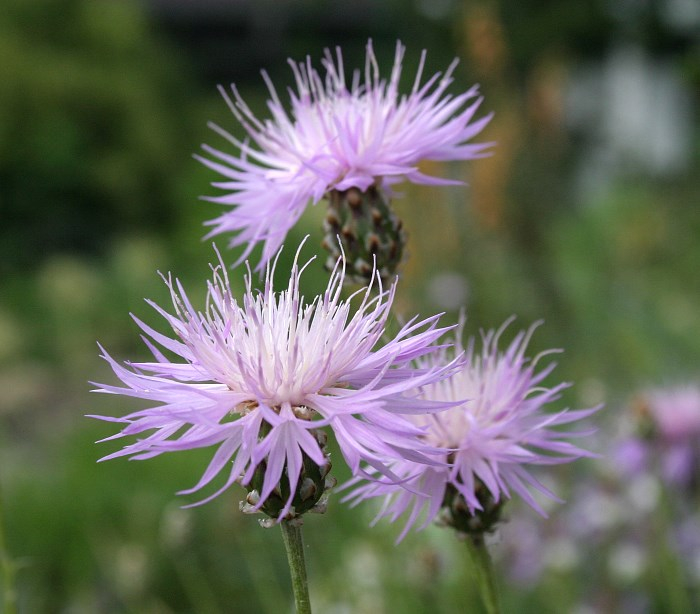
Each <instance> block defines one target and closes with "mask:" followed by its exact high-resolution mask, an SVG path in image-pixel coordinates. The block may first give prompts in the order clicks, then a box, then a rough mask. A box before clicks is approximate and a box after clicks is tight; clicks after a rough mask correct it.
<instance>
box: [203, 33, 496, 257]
mask: <svg viewBox="0 0 700 614" xmlns="http://www.w3.org/2000/svg"><path fill="white" fill-rule="evenodd" d="M404 52H405V48H404V47H403V45H401V44H400V43H397V45H396V54H395V57H394V65H393V68H392V71H391V76H390V77H389V79H388V80H386V79H383V78H380V76H379V69H378V66H377V61H376V58H375V56H374V51H373V49H372V43H371V41H370V42H368V44H367V56H366V62H365V69H364V72H361V71H359V70H356V71H355V72H354V73H353V77H352V83H351V84H350V85H348V84H346V81H345V74H344V67H343V60H342V55H341V52H340V49H338V50H337V51H336V57H335V58H334V57H333V55H332V53H331V52H330V51H329V50H326V53H325V56H324V58H323V60H322V62H321V63H322V65H323V68H324V69H325V75H323V76H321V74H319V72H318V71H317V70H316V69H315V68H313V66H312V64H311V60H310V58H307V60H306V62H301V63H298V64H296V63H294V62H293V61H291V60H290V65H291V67H292V71H293V72H294V77H295V80H296V91H294V90H291V89H290V91H289V97H290V106H291V109H290V111H289V112H288V111H287V110H286V109H285V107H284V106H283V104H282V102H281V101H280V98H279V97H278V95H277V92H276V91H275V88H274V86H273V85H272V83H271V81H270V79H269V77H267V75H266V74H265V73H263V77H264V79H265V81H266V83H267V86H268V88H269V90H270V100H269V101H268V108H269V110H270V113H271V119H267V120H264V121H261V120H259V119H258V118H257V117H255V115H254V114H253V112H252V111H251V109H250V108H249V107H248V106H247V105H246V103H245V102H244V101H243V99H242V98H241V96H240V94H239V93H238V91H237V90H236V88H235V86H232V96H229V94H228V93H227V92H226V90H225V89H224V88H221V87H220V88H219V89H220V91H221V94H222V95H223V97H224V98H225V100H226V102H227V104H228V106H229V108H230V109H231V112H232V113H233V114H234V116H235V117H236V119H237V120H238V121H239V122H240V123H241V125H242V126H243V127H244V128H245V130H246V132H247V134H248V137H249V139H248V140H246V141H245V142H241V141H239V140H238V139H236V138H235V137H233V136H232V135H231V134H229V133H228V132H227V131H226V130H224V129H222V128H220V127H219V126H216V125H211V128H212V129H213V130H214V131H215V132H217V133H218V134H220V135H221V136H222V137H223V138H224V139H226V140H227V141H229V142H230V143H231V144H232V145H233V146H234V147H235V148H236V149H237V150H240V153H237V154H235V155H232V154H229V153H225V152H223V151H220V150H218V149H214V148H213V147H210V146H208V145H204V146H203V149H204V151H205V152H206V154H207V156H208V157H200V156H197V158H198V159H199V160H200V161H201V162H203V163H204V164H205V165H207V166H208V167H209V168H211V169H213V170H215V171H216V172H218V173H219V174H221V175H222V176H223V178H224V180H223V181H221V182H216V183H213V184H212V185H213V186H214V187H216V188H220V189H222V190H225V191H226V192H227V193H226V194H224V195H223V196H218V197H211V198H207V200H211V201H213V202H216V203H221V204H224V205H228V206H231V207H232V209H231V210H230V211H227V212H226V213H224V214H222V215H221V216H220V217H218V218H216V219H214V220H211V221H210V222H208V225H211V226H213V229H212V231H211V232H210V233H209V235H208V236H210V237H211V236H215V235H218V234H221V233H225V232H235V233H237V235H236V236H235V237H234V238H233V239H232V240H231V242H230V246H231V247H234V246H237V245H243V244H246V245H247V247H246V249H245V253H244V254H243V256H241V260H243V259H245V258H246V257H247V256H248V254H249V253H250V251H251V250H252V248H253V246H254V245H255V244H256V243H258V242H260V241H264V248H263V252H262V259H261V262H260V264H259V265H258V269H260V268H262V267H263V266H264V264H265V262H267V261H268V260H269V259H270V258H271V257H272V256H273V255H274V254H275V253H276V252H277V250H278V249H279V246H280V245H281V243H282V241H283V240H284V238H285V236H286V234H287V232H288V231H289V229H290V228H292V227H293V226H294V224H295V223H296V222H297V220H298V219H299V216H300V215H301V214H302V212H303V211H304V209H305V208H306V206H307V204H308V202H309V201H311V202H313V203H314V204H315V203H317V202H318V201H319V200H321V199H322V198H323V197H324V195H326V194H327V193H328V192H329V191H330V190H338V191H343V190H348V189H349V188H358V189H359V190H361V191H365V190H367V189H368V188H369V187H370V186H379V187H380V188H388V187H389V186H391V185H392V184H394V183H397V182H399V181H401V180H404V179H407V180H408V181H411V182H413V183H424V184H452V183H459V182H455V181H452V180H447V179H441V178H437V177H430V176H427V175H425V174H423V173H421V172H420V171H419V170H418V168H417V164H418V162H419V161H420V160H468V159H473V158H479V157H483V156H485V155H488V153H487V152H486V150H487V149H488V148H489V147H490V146H491V143H480V144H471V143H469V142H468V141H470V139H472V138H473V137H474V136H476V135H477V134H478V133H479V132H480V131H481V130H482V129H483V128H484V126H485V125H486V124H487V123H488V121H489V120H490V118H491V115H488V116H485V117H483V118H481V119H479V120H477V121H472V120H473V118H474V115H475V113H476V111H477V109H478V107H479V105H480V103H481V98H480V97H479V95H478V88H477V87H476V86H474V87H472V88H471V89H469V90H468V91H466V92H464V93H461V94H459V95H457V96H454V97H453V96H452V95H449V94H445V91H446V90H447V88H448V86H449V85H450V84H451V82H452V73H453V71H454V68H455V66H456V61H455V62H453V63H452V64H451V65H450V66H449V67H448V69H447V71H446V72H445V74H444V75H441V73H437V74H435V75H433V76H432V77H431V78H430V79H428V80H427V81H426V82H425V83H423V84H421V79H422V74H423V68H424V65H425V52H423V54H422V56H421V60H420V65H419V68H418V73H417V75H416V77H415V80H414V83H413V87H412V89H411V91H410V93H409V94H408V95H400V94H399V80H400V77H401V71H402V61H403V57H404Z"/></svg>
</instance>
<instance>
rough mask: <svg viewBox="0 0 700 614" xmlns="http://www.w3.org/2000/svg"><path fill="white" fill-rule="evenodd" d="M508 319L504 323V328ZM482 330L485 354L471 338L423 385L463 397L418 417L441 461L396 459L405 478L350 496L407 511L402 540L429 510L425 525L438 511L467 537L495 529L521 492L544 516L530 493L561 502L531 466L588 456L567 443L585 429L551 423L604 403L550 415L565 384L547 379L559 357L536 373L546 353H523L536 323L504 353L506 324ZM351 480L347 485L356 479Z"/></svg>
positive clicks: (438, 356) (387, 512)
mask: <svg viewBox="0 0 700 614" xmlns="http://www.w3.org/2000/svg"><path fill="white" fill-rule="evenodd" d="M463 324H464V323H463V322H462V324H461V325H460V329H459V331H458V333H457V335H456V339H455V346H454V349H455V351H458V352H460V351H462V346H461V339H460V338H461V329H462V327H463ZM507 324H508V322H506V325H507ZM506 325H504V326H503V327H502V328H501V329H500V330H498V331H489V332H488V333H485V334H484V335H483V336H482V350H481V352H480V353H477V352H476V350H475V343H474V339H473V338H472V339H470V340H469V343H468V345H467V348H466V360H465V362H464V363H463V366H462V367H461V369H460V370H459V371H457V372H456V373H455V374H454V375H453V376H452V377H450V378H449V379H445V380H442V381H439V382H431V383H429V384H426V385H425V386H423V387H422V389H421V395H422V398H424V399H425V400H431V401H441V402H446V401H461V403H459V404H458V405H456V406H453V407H451V408H450V409H447V410H446V411H443V412H440V413H439V414H430V415H427V414H426V415H423V416H413V417H412V420H413V421H414V422H415V423H416V424H418V425H421V426H423V427H424V428H426V429H427V430H426V432H425V434H424V436H423V439H424V441H425V443H427V444H429V445H430V446H433V447H435V448H441V449H442V450H443V452H442V455H441V457H439V460H441V461H443V462H444V464H443V465H437V466H427V465H426V466H419V465H417V464H415V463H413V462H411V461H406V460H400V461H397V462H396V463H394V464H393V465H392V471H393V472H394V473H395V474H396V475H397V476H399V477H401V478H402V480H403V481H404V482H403V487H400V486H398V485H397V484H396V483H383V482H381V481H378V482H369V483H366V484H362V485H360V486H359V487H358V488H357V489H355V490H354V491H353V492H351V493H350V495H348V497H346V499H349V500H353V502H354V503H355V504H356V503H359V502H360V501H362V500H364V499H368V498H371V497H384V503H383V506H382V508H381V510H380V512H379V514H378V516H377V519H379V518H382V517H386V516H388V517H390V519H391V520H392V521H393V520H396V519H397V518H398V517H399V516H401V515H403V514H404V513H406V512H408V520H407V523H406V526H405V528H404V531H403V533H402V534H401V536H400V538H403V536H404V535H405V534H406V532H407V531H408V530H409V529H410V528H411V527H412V526H413V525H414V524H415V523H416V522H417V521H418V519H419V518H420V517H421V516H424V520H423V523H422V525H421V527H420V528H423V527H425V526H427V524H428V523H430V522H431V521H432V520H434V519H435V518H437V517H438V515H439V514H440V520H441V521H442V522H443V523H445V524H449V525H451V526H454V527H455V528H456V529H457V530H458V531H460V532H462V533H470V534H481V533H483V532H486V531H489V530H492V528H493V525H494V524H495V522H497V521H498V519H499V516H500V511H501V506H502V503H503V499H504V498H510V497H511V494H512V493H513V492H515V493H517V494H518V495H520V496H521V497H522V499H524V500H525V502H526V503H528V504H529V505H530V506H531V507H532V508H534V509H535V510H536V511H537V512H538V513H540V514H541V515H543V516H544V515H546V514H545V512H544V510H543V509H542V507H541V506H540V505H539V504H538V503H537V501H536V500H535V498H534V497H533V495H532V493H531V489H534V490H536V491H539V492H540V493H543V494H544V495H545V496H547V497H550V498H552V499H555V500H557V497H556V496H555V495H554V494H553V493H552V492H551V491H550V490H549V489H548V488H547V487H546V486H544V485H543V484H542V483H541V482H540V481H539V480H538V479H537V478H536V477H535V476H534V475H533V474H532V473H531V471H530V469H529V467H530V466H532V465H551V464H557V463H566V462H569V461H573V460H575V459H577V458H579V457H582V456H590V455H591V454H590V453H589V452H586V451H585V450H582V449H580V448H578V447H576V446H574V445H573V444H571V443H569V442H567V441H564V439H566V438H570V437H577V436H582V435H586V434H589V433H590V432H591V431H590V430H588V429H585V430H581V431H579V432H561V431H558V430H554V429H553V428H552V427H555V426H559V425H562V424H569V423H572V422H576V421H578V420H581V419H583V418H586V417H588V416H589V415H591V414H592V413H593V412H595V411H597V409H598V408H593V409H585V410H576V411H570V410H563V411H559V412H556V413H548V412H545V411H544V408H545V406H548V405H549V404H550V403H552V402H553V401H556V400H557V399H559V397H560V396H561V392H562V390H564V389H565V388H566V387H567V386H568V385H569V384H567V383H560V384H556V385H554V386H553V387H551V388H547V387H544V386H543V385H542V383H543V381H544V379H545V378H546V377H547V376H548V375H549V374H550V373H551V371H552V369H553V368H554V367H555V363H550V364H549V365H547V366H546V367H544V368H542V369H541V370H539V371H538V370H537V367H538V363H539V360H540V358H541V357H542V356H544V355H545V354H548V353H549V352H545V353H543V354H540V355H539V356H538V357H536V358H535V359H534V360H530V359H528V358H527V357H526V356H525V351H526V348H527V344H528V342H529V339H530V336H531V335H532V333H533V331H534V328H535V326H533V327H531V328H530V329H529V330H528V331H526V332H520V333H519V334H517V335H516V337H515V338H514V339H513V341H512V342H511V343H510V345H509V346H508V347H507V349H506V350H505V351H503V352H501V351H499V349H498V342H499V339H500V337H501V334H502V332H503V330H504V328H505V326H506ZM451 351H453V350H452V349H450V348H443V349H441V350H440V351H439V352H437V353H435V354H431V355H426V356H425V357H423V358H421V359H419V361H418V362H419V364H420V366H421V367H422V368H436V367H437V366H438V365H440V364H443V363H447V362H449V361H450V360H451V359H450V352H451ZM358 481H359V478H354V479H353V480H352V481H351V483H350V485H352V484H356V483H357V482H358Z"/></svg>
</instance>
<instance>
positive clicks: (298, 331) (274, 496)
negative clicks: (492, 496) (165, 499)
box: [94, 248, 457, 519]
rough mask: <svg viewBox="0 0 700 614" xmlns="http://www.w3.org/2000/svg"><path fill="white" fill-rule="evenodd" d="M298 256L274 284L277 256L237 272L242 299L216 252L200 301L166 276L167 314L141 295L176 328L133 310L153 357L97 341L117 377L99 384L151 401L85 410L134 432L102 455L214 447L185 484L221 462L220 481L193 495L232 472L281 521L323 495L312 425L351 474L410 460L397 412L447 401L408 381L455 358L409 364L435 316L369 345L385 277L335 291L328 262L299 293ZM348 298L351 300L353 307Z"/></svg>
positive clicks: (378, 328) (445, 371) (251, 505)
mask: <svg viewBox="0 0 700 614" xmlns="http://www.w3.org/2000/svg"><path fill="white" fill-rule="evenodd" d="M300 249H301V248H300ZM298 257H299V252H297V256H296V257H295V260H294V265H293V267H292V271H291V275H290V279H289V284H288V286H287V289H286V290H284V291H282V292H279V293H277V292H275V291H274V290H273V283H272V280H273V276H274V272H275V267H276V263H277V259H275V261H274V263H273V264H272V265H268V267H267V273H266V276H265V284H264V289H263V290H262V291H260V292H256V291H254V289H253V287H252V283H251V273H250V270H248V275H247V276H246V278H245V283H246V289H245V293H244V296H243V299H242V302H241V303H239V302H238V301H237V300H236V299H235V298H234V296H233V293H232V290H231V285H230V283H229V278H228V273H227V271H226V267H225V266H224V265H223V263H221V262H220V264H219V265H218V266H216V267H212V270H213V280H212V281H210V282H209V283H208V291H207V297H206V307H205V309H204V310H203V311H198V310H197V309H195V307H194V306H193V305H192V303H191V302H190V300H189V299H188V297H187V295H186V293H185V290H184V289H183V287H182V285H181V284H180V282H179V281H178V280H173V279H172V278H171V277H170V276H168V277H167V278H166V277H164V280H165V282H166V284H167V285H168V288H169V289H170V293H171V295H172V302H173V309H174V311H173V313H168V312H167V311H165V310H164V309H162V308H161V307H159V306H158V305H156V304H155V303H153V302H151V301H149V303H150V304H151V305H152V306H153V308H154V309H156V311H157V312H158V313H159V314H160V315H162V316H163V317H164V318H165V320H166V321H167V322H168V324H169V325H170V327H171V328H172V329H173V332H174V333H175V336H176V338H174V339H173V338H170V337H168V336H166V335H164V334H162V333H160V332H157V331H156V330H154V329H153V328H151V327H150V326H148V325H147V324H145V323H143V322H142V321H140V320H139V319H137V318H135V317H134V319H135V320H136V322H137V324H138V325H139V327H140V328H141V329H142V331H143V332H144V333H145V335H144V340H145V342H146V344H147V345H148V347H149V348H150V350H151V351H152V353H153V355H154V357H155V361H153V362H139V363H133V364H132V363H126V365H121V364H119V363H117V362H116V361H115V360H114V359H113V358H112V357H111V356H110V355H109V354H108V353H107V352H106V351H104V350H103V358H104V359H105V360H106V361H107V362H108V363H109V364H110V366H111V367H112V369H113V370H114V373H115V374H116V375H117V377H118V378H119V379H120V380H121V381H122V382H123V384H124V386H113V385H106V384H102V385H99V386H100V387H99V389H98V391H99V392H106V393H110V394H118V395H124V396H131V397H136V398H140V399H144V400H147V401H149V402H150V403H154V405H152V406H149V407H148V408H147V409H143V410H140V411H136V412H133V413H131V414H129V415H127V416H124V417H121V418H110V417H105V416H94V417H97V418H100V419H103V420H109V421H112V422H117V423H120V424H123V425H125V426H124V428H123V429H122V430H121V432H119V433H117V434H116V435H114V436H113V437H109V438H107V439H114V438H118V437H124V436H137V437H138V439H137V440H136V441H135V442H133V443H130V444H128V445H126V446H125V447H124V448H123V449H122V450H119V451H117V452H115V453H113V454H109V455H108V456H106V457H104V459H103V460H106V459H109V458H114V457H118V456H130V457H131V458H133V459H146V458H151V457H153V456H156V455H159V454H162V453H164V452H171V451H176V450H187V449H192V448H201V447H209V446H218V449H217V450H216V452H215V453H214V456H213V458H212V460H211V462H210V464H209V466H208V467H207V469H206V471H205V472H204V474H203V475H202V478H201V480H200V481H199V482H198V483H197V484H196V485H195V486H194V487H193V488H191V489H189V490H186V491H183V493H193V492H195V491H199V490H200V489H202V488H204V487H205V486H207V485H209V484H210V482H212V480H214V479H215V478H216V477H217V476H218V475H219V474H220V473H224V474H226V476H225V478H224V479H223V482H224V483H223V486H221V487H220V488H219V489H218V490H216V492H214V494H212V495H210V496H209V497H207V498H206V499H204V501H208V500H209V499H211V498H213V497H215V496H217V495H218V494H220V493H222V492H223V491H224V490H226V489H227V488H228V487H230V486H231V485H232V484H233V483H234V482H240V483H241V484H243V485H244V486H247V487H248V488H249V496H248V505H247V506H244V507H246V509H245V511H257V510H261V509H262V510H263V511H265V512H266V513H267V514H268V515H270V516H272V517H274V518H278V519H284V518H291V517H294V516H295V515H297V514H300V513H303V512H305V511H308V509H311V508H312V507H313V506H314V505H316V503H317V502H318V500H319V499H320V497H321V495H322V494H323V491H324V485H323V478H324V477H325V475H326V474H327V471H328V469H329V468H330V465H329V463H328V459H327V456H326V454H325V453H324V436H323V435H321V433H320V432H319V429H321V428H322V427H325V426H328V427H330V429H331V430H332V431H333V433H334V434H335V436H336V439H337V441H338V445H339V447H340V450H341V452H342V454H343V457H344V458H345V460H346V461H347V463H348V465H349V466H350V468H351V469H352V470H353V472H358V471H361V469H360V465H361V463H368V464H369V465H370V466H371V467H373V468H374V470H376V471H379V472H380V473H381V474H383V475H387V476H390V475H391V474H390V472H389V471H388V470H387V469H386V467H385V466H384V464H383V461H384V459H386V458H403V457H405V458H410V459H413V460H419V459H420V458H421V453H420V448H421V445H420V443H419V442H418V441H417V436H418V435H419V434H420V432H421V431H420V428H419V427H418V426H417V425H415V424H414V423H412V422H410V421H409V420H408V419H407V417H406V416H405V414H411V413H414V412H419V411H421V412H422V411H434V410H438V409H442V408H444V407H445V406H447V405H448V404H446V403H443V402H434V401H429V400H421V399H418V398H417V395H416V394H415V392H414V391H415V389H416V387H417V386H422V385H426V384H429V383H432V382H435V381H437V380H439V379H441V378H444V377H446V376H448V375H449V374H450V373H451V372H452V371H454V369H455V368H456V366H457V362H456V361H452V362H450V363H448V364H445V365H437V364H436V365H435V366H433V367H415V366H413V363H412V361H414V360H415V359H417V358H419V357H422V356H424V355H425V354H427V353H430V352H432V351H433V350H434V347H433V345H431V344H433V343H434V342H435V340H436V339H437V338H438V337H440V335H442V333H443V331H444V330H446V329H443V328H438V327H437V321H438V317H439V316H433V317H430V318H427V319H425V320H422V321H418V320H417V319H416V318H414V319H413V320H411V321H410V322H408V323H407V324H406V325H405V326H403V327H402V328H401V330H400V331H399V332H398V333H397V334H396V335H395V336H394V337H393V338H392V339H390V340H388V341H387V342H386V343H385V344H384V345H381V346H380V338H381V337H382V336H383V335H384V334H385V325H386V322H387V318H388V316H389V312H390V309H391V305H392V302H393V299H394V292H395V284H394V285H392V286H391V287H390V288H389V289H388V290H385V289H383V288H382V287H381V282H379V283H380V288H379V290H378V291H376V292H375V291H373V289H372V288H370V287H368V288H366V289H363V290H360V291H358V292H356V293H355V294H354V295H353V296H352V297H350V298H348V299H345V300H343V299H342V298H341V290H342V283H343V276H344V268H343V263H341V262H340V261H339V263H338V265H337V266H336V268H335V270H334V271H333V272H332V275H331V277H330V281H329V283H328V287H327V289H326V291H325V292H324V293H323V295H321V296H317V297H316V298H315V299H314V300H312V301H311V302H308V303H307V302H305V300H304V297H303V296H302V295H301V294H300V289H299V281H300V277H301V274H302V272H303V270H304V269H305V268H306V267H305V266H302V267H300V266H299V265H298V264H297V261H298ZM307 265H308V263H307ZM353 299H355V300H356V301H358V302H359V306H358V307H357V309H356V310H355V311H354V313H353V311H352V309H351V301H352V300H353ZM148 337H150V339H151V340H152V341H151V340H149V339H148ZM153 342H155V343H153ZM156 344H157V345H160V346H161V347H162V348H164V349H165V350H166V351H167V352H168V353H169V355H170V356H172V357H174V358H170V357H168V356H166V355H165V354H164V353H163V352H162V351H161V350H160V349H158V348H157V347H156ZM379 346H380V347H379ZM426 460H428V459H426ZM428 462H430V461H428ZM319 480H320V483H319ZM204 501H203V502H204ZM268 504H269V505H268Z"/></svg>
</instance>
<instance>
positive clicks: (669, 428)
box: [645, 385, 700, 486]
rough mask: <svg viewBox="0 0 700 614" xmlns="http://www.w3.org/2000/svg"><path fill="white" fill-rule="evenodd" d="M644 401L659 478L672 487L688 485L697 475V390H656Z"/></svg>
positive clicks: (699, 412) (699, 461)
mask: <svg viewBox="0 0 700 614" xmlns="http://www.w3.org/2000/svg"><path fill="white" fill-rule="evenodd" d="M645 400H646V407H647V411H648V414H649V417H650V418H651V421H652V437H651V440H650V444H651V445H652V447H653V448H655V451H656V453H657V454H658V455H659V462H660V464H661V473H662V475H663V476H664V478H665V479H666V480H668V481H669V482H670V483H672V484H676V485H679V486H687V485H689V484H691V483H692V482H693V480H694V478H696V477H697V476H698V475H699V471H698V466H699V464H700V387H698V386H695V385H686V386H678V387H676V388H667V389H663V388H657V389H654V390H651V391H649V392H648V393H647V394H646V395H645Z"/></svg>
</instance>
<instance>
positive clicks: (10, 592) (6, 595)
mask: <svg viewBox="0 0 700 614" xmlns="http://www.w3.org/2000/svg"><path fill="white" fill-rule="evenodd" d="M4 531H5V525H4V518H3V513H2V494H1V493H0V574H2V599H1V600H0V603H1V604H2V612H4V613H5V614H16V613H17V594H16V593H15V565H14V563H13V561H12V559H11V558H10V555H9V553H8V552H7V549H6V546H5V532H4Z"/></svg>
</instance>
